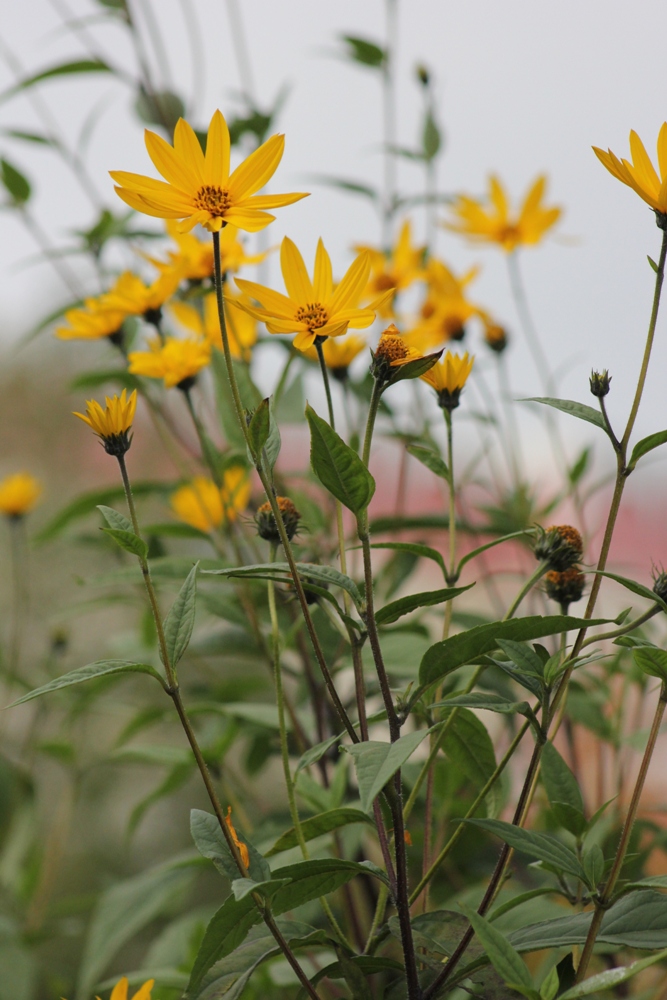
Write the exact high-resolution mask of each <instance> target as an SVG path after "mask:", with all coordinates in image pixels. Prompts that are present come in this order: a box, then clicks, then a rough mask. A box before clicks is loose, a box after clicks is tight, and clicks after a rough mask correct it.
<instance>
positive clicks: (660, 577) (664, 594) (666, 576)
mask: <svg viewBox="0 0 667 1000" xmlns="http://www.w3.org/2000/svg"><path fill="white" fill-rule="evenodd" d="M653 593H654V594H655V595H656V597H659V598H660V600H661V601H667V573H665V571H664V570H660V572H659V573H657V572H656V573H655V574H654V577H653Z"/></svg>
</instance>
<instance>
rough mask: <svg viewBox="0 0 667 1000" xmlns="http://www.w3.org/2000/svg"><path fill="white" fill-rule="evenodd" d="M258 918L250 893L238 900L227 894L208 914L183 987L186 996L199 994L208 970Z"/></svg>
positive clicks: (259, 917)
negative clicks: (217, 908) (215, 908)
mask: <svg viewBox="0 0 667 1000" xmlns="http://www.w3.org/2000/svg"><path fill="white" fill-rule="evenodd" d="M260 920H261V916H260V913H259V910H258V909H257V907H256V906H255V902H254V900H253V898H252V896H246V897H245V898H244V899H241V900H236V899H234V896H229V897H228V899H226V900H225V902H224V903H223V904H222V906H221V907H220V909H219V910H218V911H217V912H216V913H215V914H214V915H213V917H212V918H211V921H210V923H209V925H208V927H207V928H206V933H205V934H204V939H203V941H202V943H201V945H200V947H199V951H198V952H197V957H196V959H195V963H194V965H193V967H192V972H191V973H190V981H189V982H188V985H187V988H186V990H185V996H186V997H187V998H188V1000H194V998H195V997H197V996H198V995H199V987H200V986H201V983H202V980H203V978H204V976H205V975H206V973H207V972H208V970H209V969H210V968H211V967H212V966H213V965H215V963H216V962H219V961H220V959H222V958H224V957H225V956H226V955H229V954H230V953H231V952H233V951H234V950H235V949H236V948H238V947H239V945H241V944H242V943H243V942H244V941H245V939H246V937H247V935H248V931H249V930H250V928H251V927H252V926H253V924H256V923H259V921H260Z"/></svg>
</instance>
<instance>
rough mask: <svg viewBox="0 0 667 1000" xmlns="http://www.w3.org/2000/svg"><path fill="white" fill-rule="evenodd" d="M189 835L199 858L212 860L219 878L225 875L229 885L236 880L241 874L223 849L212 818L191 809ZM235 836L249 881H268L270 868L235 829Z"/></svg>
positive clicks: (224, 846)
mask: <svg viewBox="0 0 667 1000" xmlns="http://www.w3.org/2000/svg"><path fill="white" fill-rule="evenodd" d="M190 833H191V834H192V839H193V840H194V842H195V846H196V848H197V850H198V851H199V853H200V854H201V855H202V857H204V858H208V859H209V861H212V862H213V864H214V865H215V867H216V868H217V870H218V871H219V872H220V874H221V875H225V876H226V878H228V879H229V880H230V881H231V882H233V881H234V880H235V879H237V878H239V876H240V874H241V873H240V872H239V868H238V865H237V864H236V861H235V860H234V858H233V857H232V853H231V851H230V850H229V848H228V847H227V841H226V840H225V837H224V834H223V832H222V830H221V829H220V824H219V823H218V820H217V818H216V817H215V816H213V815H212V814H211V813H207V812H204V811H203V810H202V809H192V810H191V812H190ZM236 833H237V836H238V839H239V840H240V841H241V843H242V844H245V845H246V847H247V848H248V856H249V858H250V863H249V865H248V872H249V874H250V878H251V879H253V881H255V882H268V881H269V880H270V879H271V869H270V867H269V864H268V862H267V861H266V860H265V859H264V858H263V857H262V855H261V854H260V853H259V851H258V850H257V848H256V847H253V845H252V844H251V843H250V841H249V840H247V839H246V838H245V837H244V836H243V834H242V833H241V831H240V830H238V829H237V831H236Z"/></svg>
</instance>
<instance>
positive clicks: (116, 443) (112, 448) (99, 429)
mask: <svg viewBox="0 0 667 1000" xmlns="http://www.w3.org/2000/svg"><path fill="white" fill-rule="evenodd" d="M136 409H137V390H136V389H134V391H133V392H132V393H131V395H130V396H129V398H128V397H127V389H123V391H122V392H121V394H120V396H114V397H113V399H109V397H108V396H107V397H106V407H105V409H102V407H101V406H100V404H99V403H98V402H97V401H96V400H94V399H88V400H86V413H85V415H84V414H83V413H75V414H74V416H75V417H78V418H79V419H80V420H83V421H84V423H86V424H88V426H89V427H90V428H92V430H93V431H94V432H95V433H96V434H97V436H98V437H99V439H100V440H101V442H102V444H103V445H104V450H105V451H106V453H107V455H115V456H116V457H120V456H121V455H124V454H125V452H126V451H127V450H128V448H129V447H130V445H131V443H132V438H131V437H130V436H129V433H130V429H131V427H132V424H133V422H134V414H135V411H136Z"/></svg>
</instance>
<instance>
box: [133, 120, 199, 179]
mask: <svg viewBox="0 0 667 1000" xmlns="http://www.w3.org/2000/svg"><path fill="white" fill-rule="evenodd" d="M146 149H147V150H148V155H149V156H150V158H151V160H152V161H153V163H154V165H155V167H156V169H157V170H159V171H160V173H161V174H162V176H163V177H164V178H165V180H167V181H169V183H170V184H173V185H174V187H176V188H179V189H180V190H181V191H188V192H192V193H193V194H194V193H195V191H196V190H197V188H198V187H199V178H198V177H197V174H196V173H195V171H194V170H192V168H191V167H190V165H189V164H188V163H187V161H185V160H183V159H181V157H180V156H179V155H178V153H177V152H176V151H175V150H174V148H173V147H172V146H170V145H169V143H168V142H165V140H164V139H163V138H162V136H159V135H157V134H156V133H155V132H151V131H149V130H148V129H146Z"/></svg>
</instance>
